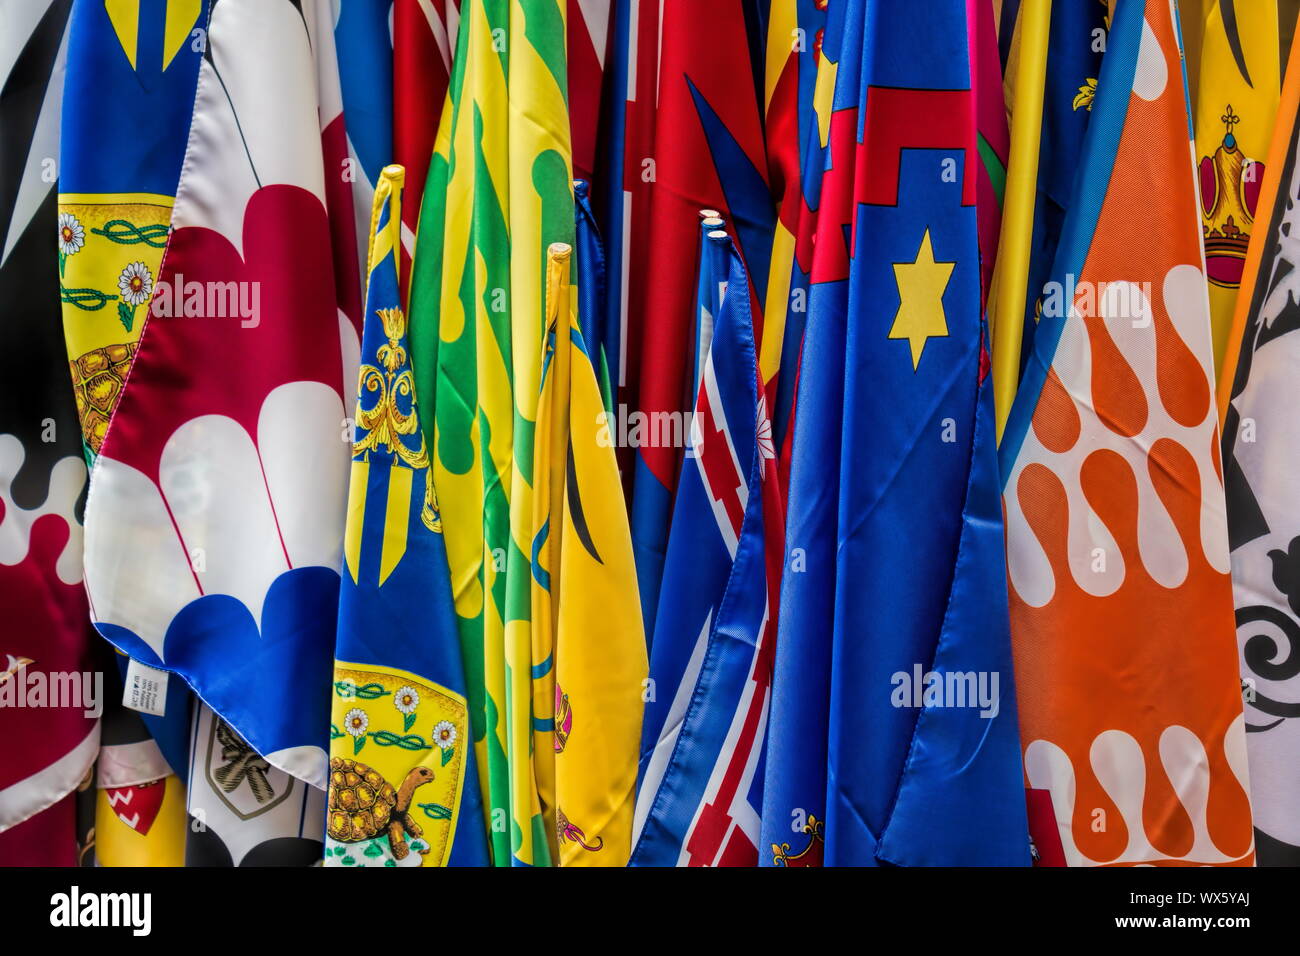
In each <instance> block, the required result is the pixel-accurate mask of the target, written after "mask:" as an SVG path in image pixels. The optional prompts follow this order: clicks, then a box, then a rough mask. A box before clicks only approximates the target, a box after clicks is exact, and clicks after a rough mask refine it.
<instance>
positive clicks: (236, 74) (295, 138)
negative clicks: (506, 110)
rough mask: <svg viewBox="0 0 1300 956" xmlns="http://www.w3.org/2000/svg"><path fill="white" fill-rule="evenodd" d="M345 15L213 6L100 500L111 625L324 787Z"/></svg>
mask: <svg viewBox="0 0 1300 956" xmlns="http://www.w3.org/2000/svg"><path fill="white" fill-rule="evenodd" d="M332 27H333V21H332V18H331V15H330V10H329V5H328V3H327V2H325V0H314V2H310V3H303V4H294V3H289V2H287V0H277V2H273V3H256V4H254V3H252V2H251V0H219V2H217V3H216V4H214V5H213V9H212V16H211V19H210V23H209V28H208V33H207V54H206V56H205V57H204V59H203V63H202V65H201V67H200V70H199V80H198V92H197V95H196V98H195V107H194V117H193V120H192V123H191V128H190V137H189V143H188V146H187V148H186V157H187V159H186V164H185V166H184V171H183V173H182V176H181V180H180V185H179V187H178V190H177V198H176V204H175V206H174V208H173V214H172V234H171V238H170V240H169V243H168V248H167V253H166V261H165V262H164V264H163V265H162V267H161V269H160V276H159V278H158V281H157V285H158V288H157V290H156V294H155V297H154V299H153V302H152V305H151V306H150V308H149V316H148V319H147V322H146V327H145V330H144V331H143V332H142V336H141V340H140V346H139V351H138V352H137V355H136V360H135V364H134V366H133V367H132V372H131V377H130V387H129V388H128V389H126V390H125V391H124V392H123V396H122V399H121V401H120V402H119V404H118V408H117V411H116V413H115V414H114V416H113V424H112V427H111V428H110V429H109V432H108V434H107V435H106V436H105V439H104V444H103V446H102V448H101V451H100V455H99V456H98V457H97V458H96V462H95V468H94V470H93V473H92V491H91V494H90V497H89V501H88V504H87V508H86V578H87V591H88V594H89V595H90V603H91V615H92V619H93V620H94V621H95V622H96V625H97V626H98V627H99V629H100V632H101V633H102V634H104V635H105V636H106V637H108V638H109V639H110V640H111V641H113V643H115V644H116V645H117V646H118V647H119V648H121V649H122V650H123V651H125V652H127V653H128V654H130V655H131V656H132V657H133V658H135V659H136V660H137V661H140V662H141V663H143V664H147V665H150V666H153V667H157V668H161V669H163V670H166V671H170V672H173V673H175V674H178V675H179V676H180V677H183V678H184V679H185V680H186V681H187V682H188V683H189V684H190V686H191V687H193V688H194V690H195V692H196V693H197V694H198V695H199V696H200V697H201V698H202V699H203V700H204V701H205V702H206V703H207V704H209V705H210V706H211V707H212V708H213V709H214V710H215V711H216V712H217V713H218V714H219V715H220V716H221V717H222V718H223V719H224V720H226V721H227V722H228V723H229V724H230V725H231V726H232V727H233V728H234V729H235V731H236V732H237V733H238V734H239V736H240V737H241V738H242V739H244V740H245V741H247V743H248V744H249V745H250V746H251V747H252V748H253V749H254V750H255V751H256V752H257V753H258V754H260V755H262V756H263V757H265V759H266V760H267V761H269V762H270V764H271V765H272V766H274V767H277V768H278V769H280V770H283V771H285V772H286V773H289V774H292V775H294V776H297V777H300V778H301V779H303V780H305V781H306V782H308V783H311V784H314V785H316V786H318V787H322V788H323V787H324V785H325V783H326V765H327V762H328V761H327V756H326V746H327V737H326V731H327V728H328V726H329V724H328V706H329V703H328V697H327V696H325V695H323V694H321V693H320V688H323V687H326V686H328V684H329V681H330V673H331V661H332V650H333V645H334V632H335V627H336V623H337V598H338V582H339V574H338V568H339V566H340V559H341V544H342V538H343V534H342V532H343V510H344V495H345V492H346V488H347V477H346V472H347V453H346V445H345V443H344V441H343V438H344V433H345V427H344V419H345V412H344V404H343V395H342V389H343V384H342V381H343V368H344V365H345V363H350V364H353V365H354V364H355V362H356V352H357V340H356V334H355V331H354V326H353V323H352V320H351V319H350V318H349V317H348V316H347V315H346V314H345V313H344V311H343V310H342V309H341V307H340V305H341V299H340V296H339V291H340V290H341V289H343V288H344V287H343V286H339V285H337V284H336V282H335V277H336V275H339V274H344V273H346V272H347V271H348V270H349V269H351V270H353V271H355V268H356V259H355V256H354V255H353V254H352V253H351V252H350V251H347V250H343V251H340V253H339V256H338V258H335V255H334V247H333V243H334V239H336V238H337V237H338V236H343V237H346V236H349V235H351V234H352V232H353V230H352V221H351V203H350V201H348V202H347V203H344V204H341V205H342V206H343V208H344V210H345V213H346V221H345V223H344V224H343V226H342V228H340V229H338V230H336V231H335V230H331V225H330V217H329V215H328V213H327V211H326V210H327V202H328V201H329V200H328V198H327V191H328V190H327V183H328V182H331V181H332V180H333V179H334V177H333V176H332V175H327V173H326V169H327V165H326V161H325V159H324V156H325V155H326V149H325V144H326V142H327V140H328V138H329V136H331V135H334V134H335V133H337V132H338V131H339V126H337V125H333V124H334V123H335V122H336V119H332V117H336V113H332V112H331V111H330V110H329V109H327V108H325V107H323V106H322V103H323V102H327V100H322V96H323V95H326V94H321V93H320V92H319V90H318V84H320V85H321V87H320V88H325V89H326V90H327V93H328V88H329V87H330V86H331V83H330V81H329V77H330V76H331V74H333V75H334V76H335V81H336V77H337V72H336V69H335V67H334V66H333V61H334V52H333V44H332V32H331V30H332ZM269 89H274V90H275V91H276V93H275V96H274V97H271V98H268V95H267V92H266V91H267V90H269ZM322 123H324V124H326V125H325V127H324V128H322ZM332 168H338V167H337V166H334V167H332ZM330 205H331V206H333V207H334V208H338V207H339V205H340V204H336V203H331V204H330ZM353 284H355V282H354V283H353ZM142 311H143V310H142ZM311 688H315V690H313V689H311Z"/></svg>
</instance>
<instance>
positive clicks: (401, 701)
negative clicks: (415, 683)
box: [393, 686, 420, 714]
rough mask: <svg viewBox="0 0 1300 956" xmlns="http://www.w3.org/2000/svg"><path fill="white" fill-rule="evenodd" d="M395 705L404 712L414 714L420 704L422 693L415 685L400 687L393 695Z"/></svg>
mask: <svg viewBox="0 0 1300 956" xmlns="http://www.w3.org/2000/svg"><path fill="white" fill-rule="evenodd" d="M393 706H394V707H396V708H397V709H398V710H400V711H401V712H402V713H404V714H413V713H415V708H417V707H419V706H420V695H419V693H418V692H417V691H416V689H415V688H414V687H409V686H407V687H399V688H397V693H395V694H394V695H393Z"/></svg>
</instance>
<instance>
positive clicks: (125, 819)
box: [74, 26, 190, 866]
mask: <svg viewBox="0 0 1300 956" xmlns="http://www.w3.org/2000/svg"><path fill="white" fill-rule="evenodd" d="M74 30H75V26H74ZM113 656H114V657H117V658H121V659H122V660H123V661H125V657H124V656H123V655H121V654H115V655H113ZM124 669H125V668H124V667H123V668H118V667H112V668H111V669H109V670H108V672H107V673H106V674H105V680H104V696H105V700H104V721H103V724H104V726H103V733H102V734H101V737H100V749H99V760H98V762H97V764H96V767H95V776H96V780H95V790H96V799H95V841H94V857H95V865H96V866H184V865H185V839H186V831H187V829H188V825H187V824H188V820H187V818H186V816H185V796H186V791H185V780H184V774H185V773H186V772H188V770H189V766H188V763H187V762H186V760H185V759H184V757H187V756H188V743H189V741H188V736H187V735H188V731H189V719H190V714H189V704H190V701H189V694H188V693H187V692H186V690H185V688H184V687H183V685H182V682H181V681H177V682H176V685H177V686H176V687H174V688H173V687H172V686H170V685H169V686H168V688H167V691H168V697H169V700H168V701H167V703H168V706H167V708H166V710H167V724H168V729H169V730H170V728H171V727H179V728H180V730H181V733H182V735H183V736H184V737H185V739H183V740H182V741H180V745H181V746H180V750H181V753H182V754H183V755H184V757H179V758H176V759H177V760H178V765H177V766H176V767H175V769H173V766H172V764H171V762H170V761H169V760H167V759H166V758H165V757H164V755H163V751H162V748H161V747H160V746H159V744H158V742H157V741H156V740H155V739H154V737H153V735H152V734H151V733H150V728H149V727H147V726H146V724H145V722H144V720H143V719H142V717H143V715H142V714H140V713H139V712H137V711H134V710H129V709H127V708H126V707H124V706H123V705H122V690H123V684H122V680H121V675H120V671H121V670H124Z"/></svg>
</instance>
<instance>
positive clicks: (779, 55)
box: [763, 0, 808, 112]
mask: <svg viewBox="0 0 1300 956" xmlns="http://www.w3.org/2000/svg"><path fill="white" fill-rule="evenodd" d="M798 26H799V18H798V16H797V14H796V12H795V0H772V6H771V9H770V10H769V12H768V25H767V65H766V68H765V69H764V71H763V72H764V74H765V79H766V83H765V84H764V85H765V87H766V89H765V90H764V93H763V110H764V112H766V111H767V109H768V108H769V107H770V106H771V105H772V94H773V93H775V92H776V84H777V81H779V80H780V79H781V74H782V73H783V72H784V71H785V67H786V64H787V63H789V62H790V57H791V56H793V55H794V52H795V43H796V42H798V43H800V44H804V45H806V44H807V43H808V38H807V37H806V36H798V35H796V33H795V30H796V29H798ZM801 49H802V47H801Z"/></svg>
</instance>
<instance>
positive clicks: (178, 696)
mask: <svg viewBox="0 0 1300 956" xmlns="http://www.w3.org/2000/svg"><path fill="white" fill-rule="evenodd" d="M208 14H209V8H208V6H207V5H206V4H204V3H202V2H193V3H189V2H186V3H173V4H170V5H169V4H164V3H142V4H125V5H123V4H118V5H113V4H99V3H80V4H77V5H76V9H75V11H74V15H73V17H72V25H71V32H70V34H69V38H68V50H69V53H68V55H69V61H70V65H69V70H68V83H67V87H66V90H65V93H64V98H63V118H62V120H63V122H62V137H61V140H60V143H59V158H60V169H61V177H60V183H59V220H60V222H59V231H60V245H59V252H60V255H59V265H60V281H61V299H62V303H63V328H64V335H65V338H66V341H67V347H68V348H67V351H68V361H69V367H70V369H71V372H72V385H73V393H74V395H75V397H76V401H77V409H78V412H79V414H80V417H81V425H82V441H83V443H84V449H85V454H86V460H87V461H88V462H92V463H93V461H94V458H95V455H96V454H98V452H99V449H100V446H101V444H102V442H103V438H104V435H105V433H106V431H107V428H108V423H109V420H110V418H111V417H112V415H113V412H114V410H115V409H116V407H117V404H118V401H119V400H120V399H121V396H122V391H123V388H124V387H125V383H126V378H127V375H128V374H129V372H130V369H131V363H132V360H133V359H134V356H135V354H136V351H137V349H138V347H139V340H140V334H141V331H142V329H143V327H144V319H145V316H146V314H147V312H148V304H149V299H150V297H151V295H152V293H153V291H154V287H155V284H156V279H157V278H158V275H159V267H160V266H161V264H162V258H163V250H164V248H165V247H166V245H167V236H168V232H169V226H170V222H171V212H172V204H173V201H174V197H175V195H176V186H177V182H178V181H179V179H180V174H181V163H182V161H183V160H184V158H185V144H186V141H187V140H188V138H189V129H190V115H191V112H192V111H193V108H194V90H195V85H196V83H197V81H198V75H199V61H200V59H201V57H202V53H203V50H204V46H205V40H204V35H205V31H206V30H207V27H208ZM115 110H126V111H129V112H130V113H133V114H135V115H139V116H148V117H150V122H149V123H148V124H147V125H146V126H145V127H144V129H143V130H136V129H134V128H131V127H129V126H125V125H114V126H112V127H110V129H111V136H112V139H111V141H110V142H108V143H106V142H105V133H104V131H103V130H102V129H101V128H100V126H101V118H102V117H103V116H105V115H111V114H112V113H113V112H114V111H115ZM117 656H119V657H120V656H121V655H117ZM118 663H119V664H122V663H124V662H123V661H121V660H119V662H118ZM123 669H124V668H118V670H123ZM110 682H111V683H114V684H117V683H118V681H117V680H116V679H111V680H110ZM114 697H115V701H114V703H113V704H107V705H106V706H108V707H109V708H110V713H111V710H112V709H113V708H114V707H115V706H116V704H117V702H119V701H120V700H121V697H122V695H121V693H120V691H119V692H118V693H117V694H116V695H114ZM189 708H190V702H189V699H188V694H187V692H186V690H185V686H184V683H183V682H182V681H177V682H176V686H175V687H172V686H169V687H168V690H167V700H166V707H165V708H164V713H163V714H162V715H161V716H155V715H139V716H138V717H130V716H123V717H122V718H121V719H119V720H115V721H113V722H112V723H115V724H117V725H118V726H119V727H120V726H121V725H123V724H125V725H126V726H128V727H130V728H132V735H131V736H132V738H133V739H132V740H131V742H130V743H129V744H123V745H122V746H124V747H129V748H130V750H129V752H130V753H131V754H132V757H131V758H130V759H123V758H122V756H121V754H122V753H123V752H124V751H113V752H116V753H118V756H117V757H115V758H105V757H101V759H100V762H99V767H98V770H97V774H96V780H97V786H98V787H99V788H100V789H101V790H102V791H107V792H108V793H109V794H110V795H113V794H116V795H117V796H116V797H115V798H114V800H107V799H106V798H104V795H103V794H101V800H100V802H99V805H98V811H97V814H96V815H97V817H98V818H99V819H100V820H101V822H100V823H98V824H97V830H98V831H99V834H100V837H101V839H100V841H99V842H100V847H99V852H98V853H97V857H98V859H99V862H100V863H102V864H104V865H108V866H115V865H130V864H131V863H133V862H136V861H141V860H150V859H153V860H171V859H176V858H179V857H181V856H182V855H183V853H184V847H185V829H184V825H185V814H184V806H185V797H184V795H185V789H184V776H185V771H186V766H187V764H188V762H189V759H188V757H189V755H188V742H189ZM141 729H142V731H143V733H144V736H142V737H140V739H134V738H135V736H136V733H137V732H138V731H141ZM107 746H110V747H116V746H118V744H116V743H113V744H107ZM164 748H165V749H164ZM146 768H148V771H146ZM149 772H151V773H152V774H153V775H152V776H149V775H148V773H149ZM164 778H170V779H164ZM153 783H157V784H159V786H158V789H157V790H152V791H144V792H145V793H146V794H152V795H156V794H157V793H159V792H164V791H165V792H167V794H168V797H169V799H168V800H167V808H168V812H166V813H164V814H162V823H160V825H158V826H156V827H155V826H152V825H150V826H147V827H142V828H141V829H134V828H131V827H126V828H125V829H123V828H122V827H120V826H119V825H118V824H117V821H119V820H120V819H121V817H120V815H117V814H115V813H113V812H112V809H111V808H114V807H116V806H118V805H121V804H122V801H124V800H125V799H127V797H125V796H123V795H124V794H126V795H129V794H130V793H133V792H134V788H135V787H136V786H139V785H143V784H153ZM177 801H178V802H179V807H180V812H179V813H173V812H171V808H172V804H173V803H174V802H177ZM141 819H142V820H145V819H148V815H147V814H146V815H145V816H144V817H142V818H141ZM115 832H116V833H117V834H118V836H119V837H120V838H119V839H116V840H115V839H114V838H113V834H114V833H115Z"/></svg>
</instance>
